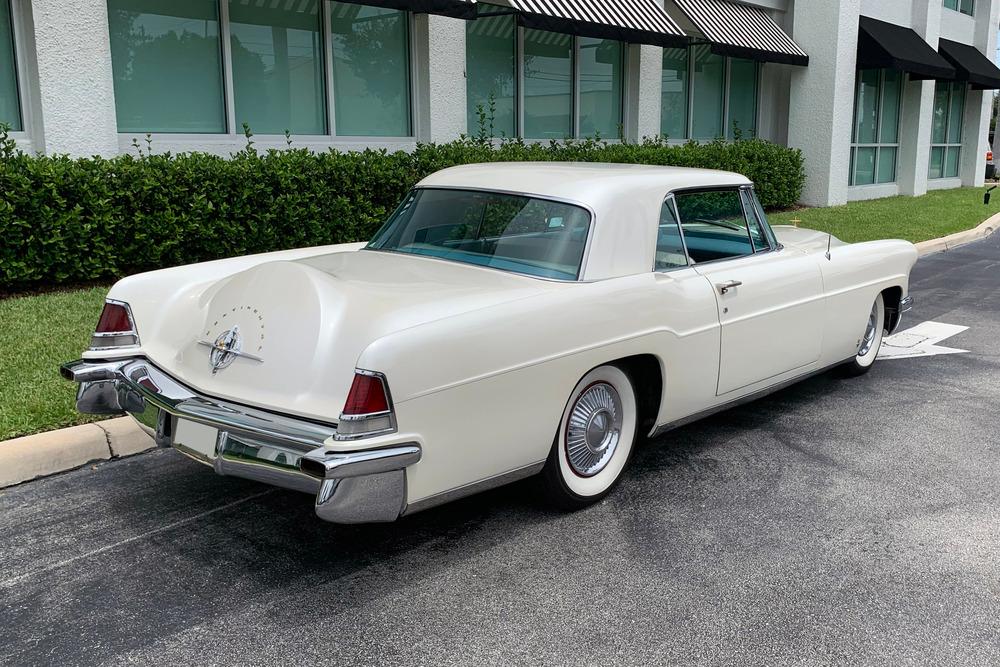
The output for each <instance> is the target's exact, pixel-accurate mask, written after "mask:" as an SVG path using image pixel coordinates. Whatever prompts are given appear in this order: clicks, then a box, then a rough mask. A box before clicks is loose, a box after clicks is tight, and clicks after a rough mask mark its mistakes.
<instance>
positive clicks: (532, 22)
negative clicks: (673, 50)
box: [491, 0, 690, 46]
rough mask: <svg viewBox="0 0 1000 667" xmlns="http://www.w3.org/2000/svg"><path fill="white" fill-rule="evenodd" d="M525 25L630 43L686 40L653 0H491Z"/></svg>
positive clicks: (672, 43)
mask: <svg viewBox="0 0 1000 667" xmlns="http://www.w3.org/2000/svg"><path fill="white" fill-rule="evenodd" d="M491 2H492V3H493V4H497V5H505V6H507V7H510V8H511V9H513V10H514V12H515V14H516V15H517V22H518V24H519V25H521V26H523V27H525V28H534V29H536V30H548V31H550V32H561V33H566V34H570V35H579V36H581V37H596V38H598V39H614V40H619V41H622V42H630V43H632V44H652V45H654V46H683V45H684V44H687V43H688V42H689V41H690V40H689V39H688V38H687V36H686V35H685V34H684V32H683V31H682V30H681V28H680V26H678V25H677V22H676V21H674V20H673V19H672V18H670V16H669V15H668V14H667V13H666V12H665V11H664V10H663V7H661V6H660V4H659V3H658V2H657V1H656V0H491Z"/></svg>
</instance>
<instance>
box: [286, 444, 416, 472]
mask: <svg viewBox="0 0 1000 667" xmlns="http://www.w3.org/2000/svg"><path fill="white" fill-rule="evenodd" d="M420 455H421V450H420V446H419V445H417V444H415V443H414V444H406V445H400V446H397V447H391V448H389V449H375V450H372V451H368V452H336V451H331V450H327V449H318V450H316V451H314V452H312V453H311V454H308V455H306V456H303V457H302V459H301V460H300V461H299V470H301V471H302V472H304V473H305V474H307V475H309V476H310V477H315V478H316V479H322V480H326V479H346V478H348V477H364V476H365V475H378V474H381V473H385V472H393V471H396V470H403V469H404V468H408V467H409V466H411V465H413V464H414V463H417V462H419V461H420Z"/></svg>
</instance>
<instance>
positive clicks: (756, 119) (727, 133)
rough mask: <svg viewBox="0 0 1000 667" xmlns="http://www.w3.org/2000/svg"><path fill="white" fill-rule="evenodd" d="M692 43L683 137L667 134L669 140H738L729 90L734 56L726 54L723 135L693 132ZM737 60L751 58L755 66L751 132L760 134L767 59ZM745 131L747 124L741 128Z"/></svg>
mask: <svg viewBox="0 0 1000 667" xmlns="http://www.w3.org/2000/svg"><path fill="white" fill-rule="evenodd" d="M693 48H694V47H693V46H688V47H687V72H686V75H687V80H686V81H685V85H684V96H685V98H686V99H685V107H686V109H687V118H686V119H685V120H686V122H685V128H684V136H683V137H667V138H668V140H669V141H675V142H678V143H683V142H687V141H714V140H715V139H718V138H721V139H723V140H725V141H736V139H735V138H734V137H733V136H732V135H734V134H735V133H734V132H732V127H731V125H732V118H731V117H730V113H729V112H730V94H729V93H730V90H731V89H732V62H733V56H723V65H722V67H723V73H722V85H723V91H722V110H721V114H722V136H721V137H695V136H693V135H694V61H695V59H694V57H693V54H692V50H693ZM737 60H749V61H752V62H753V63H754V64H755V65H756V67H755V68H754V84H753V85H754V101H753V104H754V110H753V130H752V131H751V132H750V134H751V135H752V136H753V137H757V136H759V128H760V110H761V104H760V97H761V95H760V86H761V82H762V81H763V72H764V67H763V65H764V63H763V62H761V61H759V60H755V59H753V58H737ZM660 78H661V80H662V78H663V61H662V59H661V61H660ZM660 114H661V119H660V136H661V137H662V136H664V134H663V119H662V114H663V99H662V97H661V99H660ZM740 131H741V132H743V133H746V132H747V130H746V129H745V128H741V130H740Z"/></svg>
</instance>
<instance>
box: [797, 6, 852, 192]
mask: <svg viewBox="0 0 1000 667" xmlns="http://www.w3.org/2000/svg"><path fill="white" fill-rule="evenodd" d="M860 9H861V7H860V1H859V0H797V1H796V3H795V8H794V15H793V20H792V23H793V26H794V27H793V34H794V37H795V39H796V41H797V42H798V43H799V44H803V45H806V48H807V49H808V52H809V67H799V68H796V69H795V71H793V72H792V74H791V101H790V107H789V113H788V145H789V146H791V147H793V148H798V149H800V150H801V151H802V155H803V157H804V158H805V168H806V176H807V178H806V185H805V188H804V189H803V192H802V201H803V203H805V204H810V205H813V206H830V205H836V204H843V203H846V202H847V177H848V170H849V169H850V151H851V146H850V137H851V123H852V120H853V116H854V95H853V90H854V77H855V72H854V63H855V62H856V54H857V44H858V16H859V14H860Z"/></svg>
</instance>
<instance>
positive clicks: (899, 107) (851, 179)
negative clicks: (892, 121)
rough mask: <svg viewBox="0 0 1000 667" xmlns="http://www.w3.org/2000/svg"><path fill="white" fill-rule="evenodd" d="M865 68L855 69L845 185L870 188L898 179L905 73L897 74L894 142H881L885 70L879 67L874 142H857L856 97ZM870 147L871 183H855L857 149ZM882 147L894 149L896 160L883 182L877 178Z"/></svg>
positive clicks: (894, 181)
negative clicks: (871, 155)
mask: <svg viewBox="0 0 1000 667" xmlns="http://www.w3.org/2000/svg"><path fill="white" fill-rule="evenodd" d="M863 71H865V70H860V69H858V70H855V75H854V113H853V115H852V117H851V118H852V124H851V155H850V160H849V169H850V172H849V173H848V175H847V185H848V187H851V188H870V187H881V186H887V185H895V184H896V183H897V182H898V180H899V147H900V142H899V131H900V121H901V119H902V117H903V99H904V98H905V95H904V94H903V92H904V88H905V86H906V74H905V73H904V72H900V74H899V91H898V95H899V99H898V103H897V104H896V142H895V143H881V139H882V124H883V121H884V118H883V114H882V111H883V108H884V105H885V73H886V70H885V69H884V68H883V69H879V70H877V71H878V97H877V100H876V105H875V143H858V141H857V131H858V112H859V108H858V107H859V105H858V99H859V96H860V94H861V76H860V75H861V72H863ZM863 148H872V149H874V150H875V161H874V163H873V164H872V182H871V183H860V184H859V183H855V175H856V171H857V170H856V168H855V167H856V164H857V153H858V150H859V149H863ZM883 148H892V149H895V151H896V153H895V155H896V160H895V164H894V165H893V170H892V180H891V181H886V182H885V183H880V182H879V180H878V167H879V158H880V156H881V154H882V149H883Z"/></svg>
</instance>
